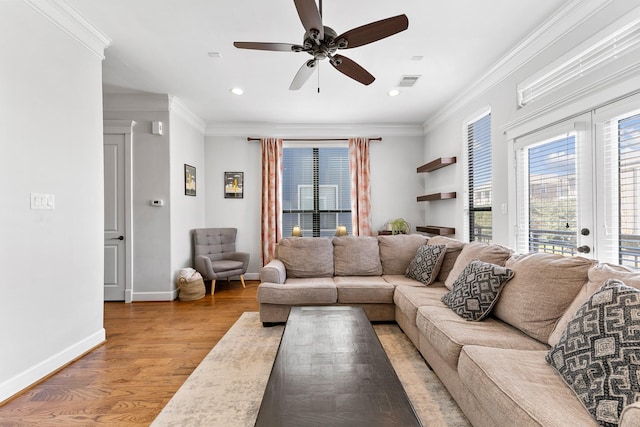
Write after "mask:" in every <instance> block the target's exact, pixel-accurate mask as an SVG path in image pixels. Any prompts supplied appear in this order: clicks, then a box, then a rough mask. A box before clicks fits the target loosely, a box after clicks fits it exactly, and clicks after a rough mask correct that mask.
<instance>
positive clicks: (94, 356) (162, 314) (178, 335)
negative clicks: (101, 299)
mask: <svg viewBox="0 0 640 427" xmlns="http://www.w3.org/2000/svg"><path fill="white" fill-rule="evenodd" d="M258 284H259V282H258V281H247V282H246V285H247V287H246V289H243V288H242V285H241V284H240V282H239V281H232V282H230V284H227V283H226V282H225V281H224V280H220V281H218V282H217V283H216V293H215V298H214V297H212V296H211V295H209V294H207V295H206V296H205V297H204V298H203V299H200V300H197V301H190V302H183V301H172V302H137V303H133V304H124V303H120V302H108V303H105V305H104V311H105V314H104V317H105V319H104V325H105V329H106V332H107V342H106V343H105V344H103V345H102V346H100V347H98V348H97V349H95V350H94V351H93V352H91V353H89V354H87V355H86V356H84V357H83V358H81V359H79V360H77V361H75V362H74V363H72V364H71V365H69V366H67V367H66V368H64V369H62V370H61V371H59V372H58V373H56V374H54V375H52V376H51V377H49V378H48V379H46V380H45V381H43V382H41V383H39V384H38V385H36V386H34V387H32V388H30V389H28V390H26V391H25V392H23V393H22V394H20V395H18V396H16V397H14V398H13V399H11V400H9V401H8V402H6V403H5V404H4V405H3V406H0V426H2V427H5V426H30V425H41V426H43V425H46V426H63V425H64V426H69V425H81V426H93V425H109V426H143V425H144V426H146V425H149V424H150V423H151V422H152V421H153V420H154V418H155V417H156V415H157V414H158V413H159V412H160V410H161V409H162V408H163V407H164V406H165V405H166V403H167V402H168V401H169V399H171V397H172V396H173V394H174V393H175V392H176V391H177V390H178V388H180V386H181V385H182V384H183V383H184V381H185V380H186V379H187V377H188V376H189V374H191V372H192V371H193V370H194V369H195V368H196V366H198V364H199V363H200V361H201V360H202V359H203V358H204V357H205V356H206V355H207V353H209V351H210V350H211V348H213V346H214V345H215V344H216V343H217V342H218V340H220V338H222V336H223V335H224V334H225V333H226V331H227V330H228V329H229V328H230V327H231V326H232V325H233V323H235V321H236V320H237V319H238V318H239V317H240V315H241V314H242V313H243V312H245V311H258V303H257V301H256V291H257V288H258ZM207 291H209V288H208V287H207Z"/></svg>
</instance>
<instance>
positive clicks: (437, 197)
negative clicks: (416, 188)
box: [418, 191, 456, 202]
mask: <svg viewBox="0 0 640 427" xmlns="http://www.w3.org/2000/svg"><path fill="white" fill-rule="evenodd" d="M455 198H456V192H455V191H451V192H448V193H433V194H427V195H426V196H419V197H418V201H419V202H432V201H434V200H447V199H455Z"/></svg>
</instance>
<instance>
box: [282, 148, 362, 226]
mask: <svg viewBox="0 0 640 427" xmlns="http://www.w3.org/2000/svg"><path fill="white" fill-rule="evenodd" d="M282 160H283V162H282V163H283V174H282V222H283V236H290V235H291V231H292V229H293V227H294V226H300V229H301V230H302V233H303V236H308V237H312V236H313V237H319V236H333V235H335V233H336V228H337V227H338V225H344V226H346V227H347V232H348V233H349V234H351V187H350V176H349V150H348V148H347V147H285V148H284V149H283V159H282Z"/></svg>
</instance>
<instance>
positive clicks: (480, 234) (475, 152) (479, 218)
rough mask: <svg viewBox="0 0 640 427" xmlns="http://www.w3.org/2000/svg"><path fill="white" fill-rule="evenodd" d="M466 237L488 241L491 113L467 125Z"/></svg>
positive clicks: (490, 215)
mask: <svg viewBox="0 0 640 427" xmlns="http://www.w3.org/2000/svg"><path fill="white" fill-rule="evenodd" d="M467 156H468V157H467V158H468V164H469V178H468V179H469V240H470V241H472V242H473V241H481V242H491V238H492V221H493V218H492V213H491V114H490V113H489V114H486V115H484V116H483V117H481V118H479V119H477V120H475V121H473V122H471V123H469V125H468V126H467Z"/></svg>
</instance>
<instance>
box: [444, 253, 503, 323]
mask: <svg viewBox="0 0 640 427" xmlns="http://www.w3.org/2000/svg"><path fill="white" fill-rule="evenodd" d="M512 277H513V270H510V269H508V268H506V267H502V266H500V265H495V264H490V263H487V262H482V261H478V260H477V259H476V260H473V261H471V262H470V263H469V264H468V265H467V266H466V268H465V269H464V270H463V271H462V273H460V276H458V278H457V279H456V281H455V282H453V288H452V289H451V290H450V291H449V292H447V293H446V294H445V295H444V296H443V297H442V302H443V303H445V304H446V305H447V306H448V307H449V308H451V309H452V310H453V312H454V313H456V314H457V315H458V316H460V317H462V318H463V319H466V320H473V321H477V320H482V319H484V318H485V317H487V316H488V315H489V313H491V309H492V308H493V306H494V305H495V303H496V301H497V300H498V296H499V295H500V291H501V290H502V287H503V286H504V284H505V283H507V282H508V281H509V279H511V278H512Z"/></svg>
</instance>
